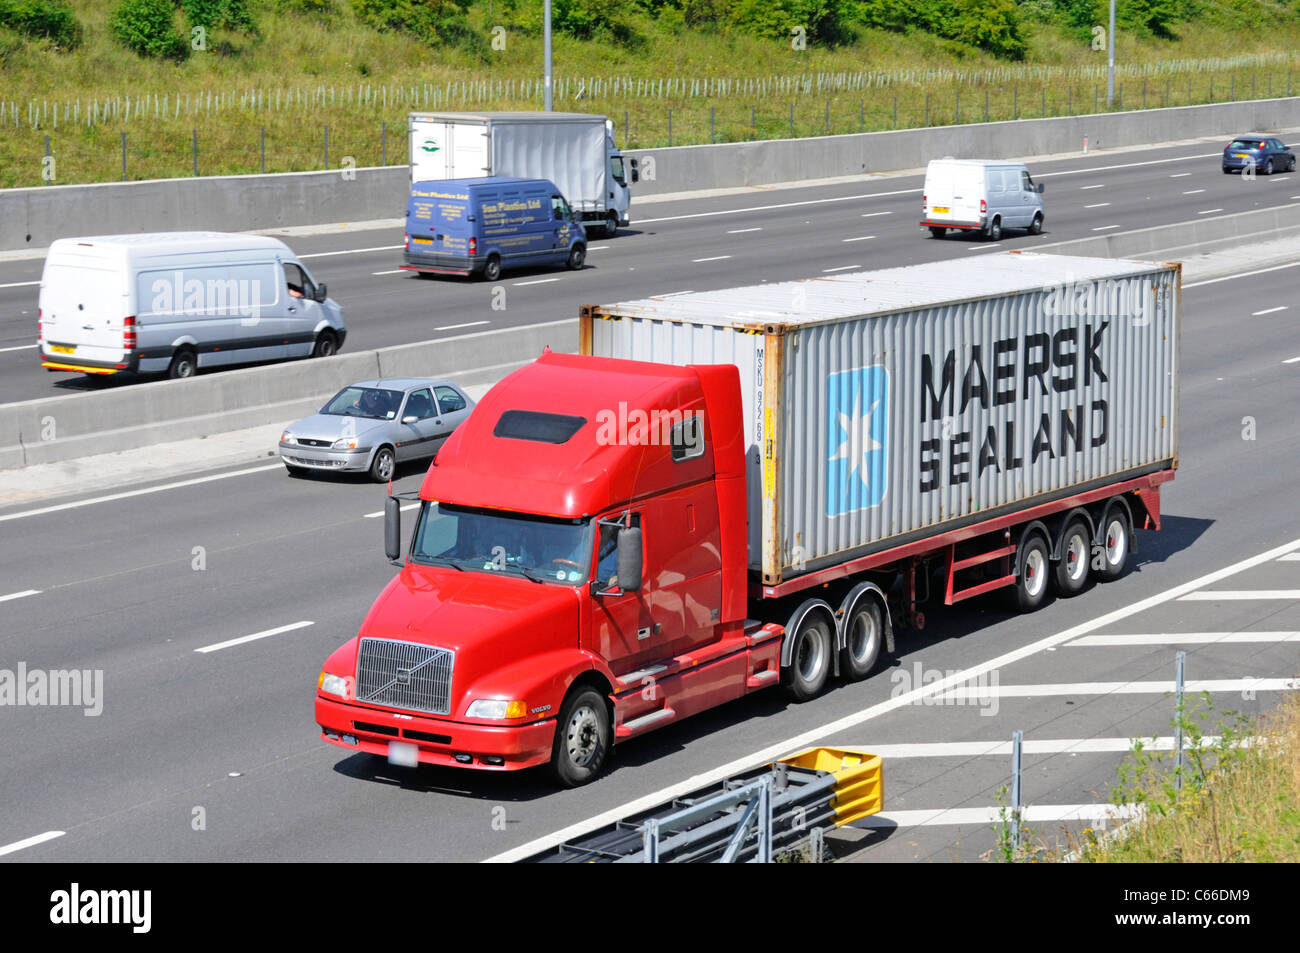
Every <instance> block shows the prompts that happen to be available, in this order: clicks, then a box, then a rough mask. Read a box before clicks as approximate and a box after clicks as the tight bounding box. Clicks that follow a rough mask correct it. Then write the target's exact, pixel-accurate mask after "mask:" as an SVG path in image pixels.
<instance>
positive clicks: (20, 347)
mask: <svg viewBox="0 0 1300 953" xmlns="http://www.w3.org/2000/svg"><path fill="white" fill-rule="evenodd" d="M39 346H40V345H37V344H20V345H18V346H17V347H0V354H4V353H5V352H6V351H29V350H31V349H32V348H34V347H39Z"/></svg>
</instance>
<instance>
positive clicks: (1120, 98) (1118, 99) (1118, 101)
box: [1115, 83, 1124, 109]
mask: <svg viewBox="0 0 1300 953" xmlns="http://www.w3.org/2000/svg"><path fill="white" fill-rule="evenodd" d="M1115 105H1116V106H1118V107H1119V108H1120V109H1123V108H1124V84H1123V83H1120V84H1119V91H1118V92H1117V93H1116V94H1115Z"/></svg>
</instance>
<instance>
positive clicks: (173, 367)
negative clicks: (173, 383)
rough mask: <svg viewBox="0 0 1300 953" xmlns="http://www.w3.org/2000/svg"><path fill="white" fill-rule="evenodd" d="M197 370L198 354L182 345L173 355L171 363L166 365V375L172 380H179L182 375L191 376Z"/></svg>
mask: <svg viewBox="0 0 1300 953" xmlns="http://www.w3.org/2000/svg"><path fill="white" fill-rule="evenodd" d="M198 372H199V359H198V356H197V355H196V354H195V353H194V352H193V351H192V350H190V349H189V348H187V347H183V348H181V349H180V350H179V351H177V352H176V354H175V356H174V357H173V358H172V362H171V364H169V365H168V367H167V376H168V377H169V378H171V379H172V380H180V379H181V378H184V377H193V376H194V375H195V374H197V373H198Z"/></svg>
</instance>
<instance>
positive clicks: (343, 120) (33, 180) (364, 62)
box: [0, 0, 1300, 187]
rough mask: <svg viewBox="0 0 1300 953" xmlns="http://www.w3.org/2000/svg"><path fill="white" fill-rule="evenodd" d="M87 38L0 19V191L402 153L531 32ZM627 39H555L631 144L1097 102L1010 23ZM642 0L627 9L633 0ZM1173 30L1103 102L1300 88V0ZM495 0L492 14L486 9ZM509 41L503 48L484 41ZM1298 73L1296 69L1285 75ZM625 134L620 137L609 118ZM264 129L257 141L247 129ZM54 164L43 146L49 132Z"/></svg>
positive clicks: (103, 22) (92, 6) (564, 82)
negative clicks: (934, 30) (837, 41)
mask: <svg viewBox="0 0 1300 953" xmlns="http://www.w3.org/2000/svg"><path fill="white" fill-rule="evenodd" d="M73 6H74V8H75V11H76V15H77V18H78V21H79V22H80V24H81V31H82V41H81V43H80V45H79V46H77V47H76V48H74V49H72V50H70V51H66V52H60V51H57V50H55V49H54V48H53V46H52V45H51V44H49V43H48V42H45V41H37V40H32V39H23V38H20V37H19V36H18V34H16V33H13V32H12V31H4V30H0V68H2V69H3V82H2V84H0V113H2V116H0V187H12V186H30V185H40V184H42V172H43V171H44V170H49V172H47V174H52V181H53V182H54V183H56V184H71V183H80V182H96V181H115V180H118V179H121V178H122V177H123V175H122V135H123V134H125V135H126V177H127V178H130V179H144V178H160V177H170V176H184V175H190V174H193V172H194V155H193V151H192V150H193V144H194V138H193V137H194V135H195V132H196V131H197V140H198V162H197V166H198V172H199V174H201V175H218V174H230V173H239V172H257V171H260V170H261V169H263V168H265V170H266V171H267V172H283V171H296V170H306V169H319V168H322V167H324V164H325V153H326V149H325V145H326V127H327V126H328V157H329V163H330V167H331V168H338V167H340V166H341V165H342V164H344V163H345V162H348V161H350V162H352V163H354V164H355V165H356V166H358V167H363V166H369V165H377V164H380V163H381V161H383V159H384V152H383V144H382V130H383V129H384V127H385V125H386V127H387V153H386V158H387V161H388V163H390V164H397V163H402V162H404V161H405V159H406V151H407V146H406V137H405V128H406V114H407V113H408V112H409V111H410V110H411V109H423V108H430V109H435V108H437V109H536V108H540V107H541V104H542V96H541V92H540V87H539V85H538V81H539V79H540V77H539V73H540V64H541V60H542V54H541V51H542V42H541V38H540V36H538V35H532V34H529V33H527V32H522V31H520V30H516V29H507V30H506V32H505V33H504V34H494V33H493V29H492V28H493V26H494V22H495V20H497V19H501V17H499V16H494V14H493V12H492V7H491V4H490V3H488V2H479V3H477V4H476V5H475V6H473V7H472V8H471V9H470V11H469V22H470V24H471V26H472V27H473V28H474V29H475V30H478V31H481V33H482V35H483V36H484V37H487V38H488V43H485V44H483V46H482V48H481V51H480V52H479V53H478V54H475V53H474V52H472V51H467V50H465V49H459V48H455V47H439V48H437V49H431V48H430V47H429V46H428V45H425V44H422V43H421V42H419V41H417V40H415V39H413V38H411V37H409V36H407V35H404V34H399V33H383V32H378V31H376V30H374V29H373V28H371V27H369V26H366V25H364V24H363V23H361V22H359V21H358V20H357V17H356V15H355V13H354V11H353V8H352V6H351V4H350V3H349V2H347V0H334V2H333V3H332V4H328V5H327V6H328V9H329V10H330V11H331V12H330V13H329V14H328V15H327V16H324V17H322V16H317V15H306V14H302V13H293V12H284V11H282V10H281V8H280V7H279V6H277V5H276V4H275V3H273V2H271V0H265V2H264V3H262V4H261V5H254V6H253V9H254V11H255V13H256V17H257V32H256V33H255V34H251V35H249V34H239V33H232V34H230V35H229V36H228V37H226V38H224V39H223V40H222V42H220V43H214V44H213V45H212V47H211V48H210V49H209V50H208V51H206V52H201V53H194V54H193V55H191V56H190V57H189V58H188V59H187V60H186V61H184V62H181V63H172V62H159V61H156V60H144V59H140V58H139V57H137V56H136V55H135V54H133V53H131V52H129V51H127V50H126V49H124V48H123V47H121V46H120V45H119V44H118V43H117V42H116V41H115V40H114V39H113V38H112V36H111V35H110V31H109V28H108V16H109V13H108V11H109V8H110V6H111V4H110V3H105V2H102V0H75V2H74V3H73ZM627 9H628V10H629V11H631V12H629V13H628V17H629V22H630V23H631V24H632V26H633V27H634V28H635V36H636V40H635V41H634V42H629V43H628V44H627V45H625V46H618V45H611V43H610V42H609V41H608V40H606V41H604V42H598V41H581V40H577V39H574V38H572V37H569V36H565V35H558V36H557V37H556V39H555V44H554V47H555V70H556V77H557V81H558V83H559V85H558V87H557V91H556V96H555V108H556V109H559V110H576V111H583V112H598V113H604V114H606V115H609V116H611V117H612V118H614V119H615V120H616V122H617V123H618V127H619V139H620V143H621V144H622V145H624V147H627V148H636V149H643V148H652V147H661V146H664V145H667V144H669V143H670V142H671V143H672V144H674V145H685V144H691V143H699V142H708V141H710V139H711V138H712V140H714V141H719V142H723V141H735V140H743V139H767V138H782V137H786V136H790V135H795V136H810V135H822V134H825V133H827V132H831V133H847V132H857V131H860V130H877V129H889V128H893V127H895V126H897V127H900V128H906V127H914V126H921V125H925V124H927V122H928V123H929V124H931V125H940V124H947V123H952V122H954V121H961V122H978V121H982V120H983V119H984V118H985V116H986V105H985V104H986V102H987V116H988V117H989V118H991V119H1009V118H1013V117H1022V118H1023V117H1036V116H1039V115H1048V116H1053V115H1065V114H1066V113H1085V112H1093V111H1094V109H1100V110H1105V108H1106V90H1105V84H1106V80H1105V61H1106V53H1105V52H1104V50H1094V49H1092V46H1091V44H1090V43H1089V42H1088V41H1087V40H1086V39H1085V38H1082V37H1081V36H1080V35H1079V32H1078V31H1077V30H1075V31H1073V32H1071V31H1069V30H1066V29H1064V28H1061V27H1059V26H1058V25H1056V24H1053V23H1049V22H1038V21H1033V20H1026V21H1025V27H1024V29H1025V35H1026V40H1027V50H1028V52H1027V55H1026V58H1025V60H1024V61H1023V62H1017V63H1008V62H1006V61H1002V60H998V59H996V58H994V57H992V56H990V55H988V54H986V53H983V52H981V51H979V50H978V49H975V48H973V47H969V46H963V45H961V44H958V43H955V42H953V41H949V40H941V39H939V38H937V37H935V36H932V35H929V34H926V33H922V32H911V33H893V32H887V31H884V30H879V29H864V30H860V31H858V35H857V39H856V40H855V41H854V42H852V43H850V44H846V45H841V46H838V47H823V46H819V45H818V44H817V43H815V42H810V43H809V44H808V46H807V48H806V49H804V50H795V49H792V48H791V43H789V42H783V41H779V40H768V39H762V38H758V37H754V36H749V35H746V34H743V33H738V32H735V31H723V32H720V31H711V30H708V29H699V28H690V27H686V26H683V25H682V24H680V22H679V23H678V24H677V25H676V26H672V25H670V24H668V23H665V22H661V21H659V20H656V19H653V18H651V17H650V16H649V15H648V14H646V13H645V12H644V11H641V10H640V8H637V7H635V6H634V5H631V4H629V5H628V7H627ZM638 11H639V12H638ZM1204 11H1205V12H1203V13H1202V15H1201V16H1199V17H1198V18H1197V19H1196V20H1195V21H1193V22H1188V23H1180V24H1177V25H1176V28H1175V33H1176V39H1159V38H1156V37H1154V36H1146V37H1144V38H1143V37H1134V36H1126V35H1124V34H1123V33H1121V34H1120V36H1119V38H1118V40H1117V43H1116V57H1117V62H1118V63H1120V64H1121V67H1122V69H1121V72H1120V74H1119V78H1118V81H1117V82H1118V90H1117V92H1118V97H1117V99H1118V101H1117V103H1116V107H1115V108H1126V109H1131V108H1134V107H1139V106H1142V105H1144V104H1145V105H1146V106H1160V105H1164V104H1165V103H1168V104H1169V105H1184V104H1186V103H1189V102H1191V103H1204V102H1210V101H1224V100H1228V99H1234V98H1235V99H1244V98H1264V97H1266V96H1269V95H1275V96H1276V95H1284V94H1289V93H1293V92H1296V90H1297V89H1298V88H1300V57H1298V56H1297V54H1296V50H1297V49H1300V14H1298V13H1297V11H1296V10H1295V9H1294V8H1292V7H1290V6H1284V5H1282V4H1278V3H1269V2H1263V0H1224V2H1221V3H1219V2H1216V3H1207V4H1205V5H1204ZM497 12H498V13H499V10H498V11H497ZM502 35H503V36H504V40H505V43H504V49H494V48H492V47H491V45H490V41H491V38H492V37H494V36H502ZM1293 70H1294V76H1293V75H1292V73H1293ZM625 131H626V135H625ZM263 135H264V137H265V147H264V149H263V146H262V141H263ZM46 136H48V137H49V143H50V152H51V154H52V156H53V159H54V162H53V164H52V169H50V165H49V164H47V163H44V162H43V157H44V154H45V137H46Z"/></svg>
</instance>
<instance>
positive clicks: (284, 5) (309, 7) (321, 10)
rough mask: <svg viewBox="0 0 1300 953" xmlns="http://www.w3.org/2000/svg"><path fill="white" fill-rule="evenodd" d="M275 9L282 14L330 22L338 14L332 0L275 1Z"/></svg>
mask: <svg viewBox="0 0 1300 953" xmlns="http://www.w3.org/2000/svg"><path fill="white" fill-rule="evenodd" d="M276 8H277V9H278V10H280V12H282V13H297V14H300V15H302V16H309V17H315V18H316V19H318V20H332V19H333V18H334V16H335V15H336V14H337V13H338V7H337V6H335V4H334V0H277V2H276Z"/></svg>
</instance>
